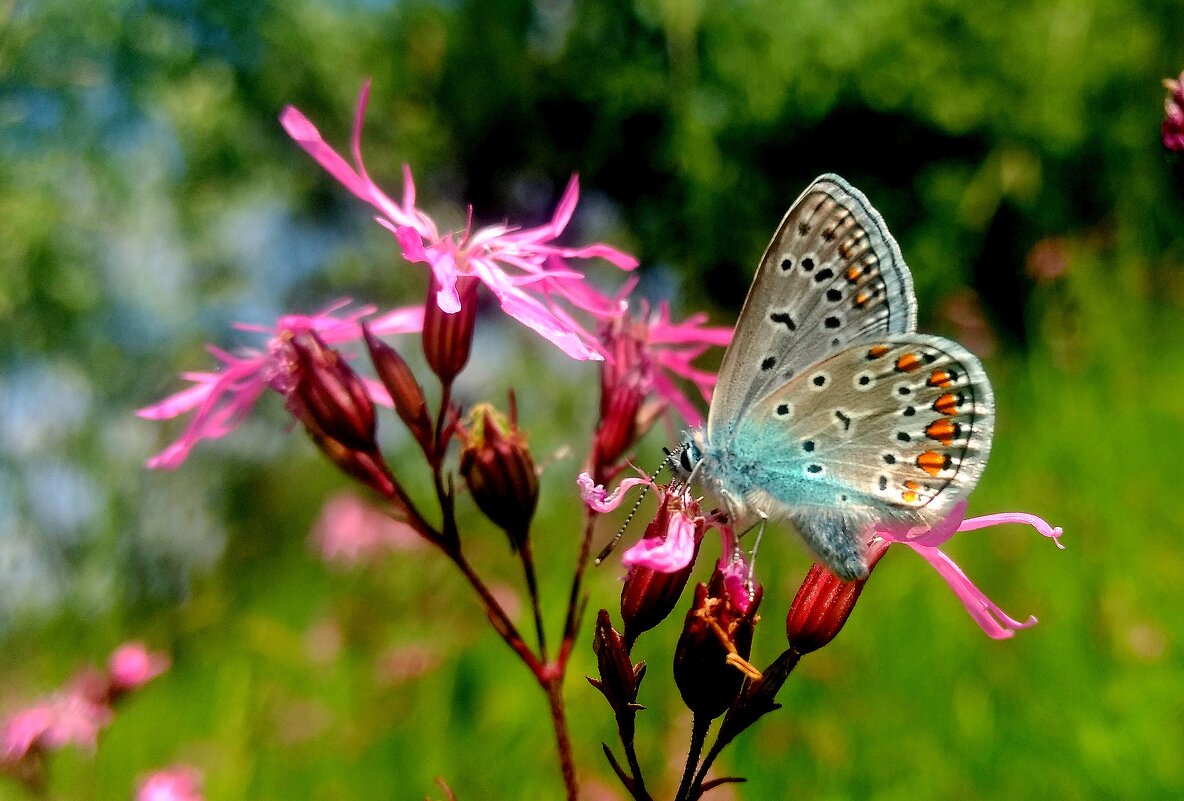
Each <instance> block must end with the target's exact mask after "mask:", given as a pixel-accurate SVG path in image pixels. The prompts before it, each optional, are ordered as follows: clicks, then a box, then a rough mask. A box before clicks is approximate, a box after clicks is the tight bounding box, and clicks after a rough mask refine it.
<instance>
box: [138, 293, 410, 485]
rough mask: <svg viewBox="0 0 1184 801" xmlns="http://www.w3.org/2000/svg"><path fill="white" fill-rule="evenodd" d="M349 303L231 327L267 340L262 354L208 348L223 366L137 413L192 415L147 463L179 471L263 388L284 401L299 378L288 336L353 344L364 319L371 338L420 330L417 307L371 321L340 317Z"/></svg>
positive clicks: (377, 391)
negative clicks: (199, 445)
mask: <svg viewBox="0 0 1184 801" xmlns="http://www.w3.org/2000/svg"><path fill="white" fill-rule="evenodd" d="M348 304H349V301H345V300H343V301H340V302H338V303H336V304H334V305H333V306H330V307H329V308H327V309H325V310H324V311H322V312H320V313H318V314H314V315H311V316H306V315H300V314H288V315H284V316H283V317H280V318H279V319H278V320H277V321H276V323H275V325H274V326H272V327H264V326H256V325H246V324H239V325H236V326H235V327H236V328H237V329H239V330H242V331H254V332H259V333H263V334H267V335H269V340H268V343H267V347H266V349H262V350H260V349H248V350H244V351H242V352H241V353H240V354H239V355H233V354H230V353H227V352H226V351H224V350H221V349H220V348H215V347H213V346H210V347H209V348H208V350H209V351H210V353H212V354H213V355H214V358H216V359H217V360H218V361H219V362H221V363H222V364H221V366H220V367H219V369H217V370H215V371H211V372H188V373H182V378H184V379H185V380H186V381H189V382H190V383H191V384H192V385H193V386H191V387H189V388H187V389H184V390H182V391H180V392H178V393H176V394H174V395H170V396H169V397H167V398H165V399H164V400H162V401H160V402H159V403H155V404H153V405H151V406H147V407H145V408H143V409H140V410H138V411H137V412H136V414H137V415H139V416H140V417H142V418H144V419H145V420H168V419H171V418H173V417H180V416H181V415H184V414H188V413H190V412H192V413H193V417H192V418H190V420H189V425H188V426H187V427H186V428H185V431H184V433H183V434H182V435H181V436H180V437H179V438H178V439H177V440H176V441H174V442H173V443H172V444H171V445H169V446H168V447H167V448H165V449H164V450H163V451H161V452H160V453H158V454H157V455H156V456H153V457H152V458H151V459H149V460H148V466H149V467H153V468H163V469H172V468H175V467H178V466H180V464H181V463H182V462H184V461H185V459H186V458H187V457H188V456H189V452H190V451H191V450H193V447H194V446H195V445H197V443H198V442H200V441H202V440H203V439H217V438H219V437H224V436H226V435H227V434H229V433H230V432H231V431H234V430H235V429H236V428H238V426H239V425H240V424H241V423H242V421H243V419H244V418H245V417H246V415H247V413H248V412H249V411H250V410H251V408H252V407H253V406H254V405H255V401H257V400H258V399H259V396H260V395H262V394H263V392H264V390H266V389H269V388H270V389H273V390H275V391H276V392H279V393H280V394H281V395H284V396H285V397H287V396H288V395H289V394H290V393H291V392H292V390H293V388H294V387H295V386H296V385H297V380H296V379H297V377H298V376H297V372H296V371H297V369H298V359H297V358H296V356H295V354H294V352H293V351H292V348H291V342H292V338H293V336H295V335H298V334H304V333H310V332H311V333H314V334H316V336H317V337H318V338H319V339H320V341H321V342H323V343H324V344H326V345H340V344H344V343H347V342H352V341H355V340H358V339H361V338H362V328H361V325H360V323H359V321H360V320H361V318H363V317H369V318H370V319H369V320H368V321H367V325H368V327H369V330H370V332H371V333H372V334H374V335H376V336H383V335H386V334H395V333H409V332H413V331H419V330H420V329H421V328H422V326H423V309H422V308H420V307H414V306H413V307H406V308H401V309H394V310H393V311H390V312H387V313H385V314H381V315H378V316H375V317H371V315H374V314H375V313H376V312H377V308H376V307H373V306H362V307H360V308H357V309H355V310H353V311H351V312H347V313H343V312H342V310H343V309H344V307H345V306H347V305H348ZM363 383H364V385H365V387H366V392H367V394H368V395H369V397H370V398H371V399H372V400H374V401H375V402H376V403H380V404H383V405H384V406H390V405H391V400H390V397H389V396H388V394H387V392H386V390H385V389H384V388H383V386H382V385H381V384H380V383H378V382H377V381H372V380H367V379H363Z"/></svg>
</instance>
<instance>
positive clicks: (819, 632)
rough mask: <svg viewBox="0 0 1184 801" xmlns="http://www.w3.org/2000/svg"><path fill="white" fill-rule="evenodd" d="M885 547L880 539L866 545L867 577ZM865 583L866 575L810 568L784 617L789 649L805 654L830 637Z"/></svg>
mask: <svg viewBox="0 0 1184 801" xmlns="http://www.w3.org/2000/svg"><path fill="white" fill-rule="evenodd" d="M886 550H888V543H886V542H884V541H883V540H880V539H876V540H874V541H873V542H872V544H871V545H870V546H869V548H868V555H867V561H868V575H869V576H870V575H871V570H872V568H874V567H875V566H876V563H877V562H879V561H880V557H882V556H883V555H884V552H885V551H886ZM865 584H867V577H864V578H861V579H856V580H855V581H843V580H842V579H841V578H839V577H838V576H836V575H835V574H834V573H831V572H830V571H829V570H827V569H826V568H824V567H822V566H821V565H818V564H815V565H814V566H813V567H811V568H810V572H809V573H807V574H806V578H805V580H804V581H803V582H802V586H801V587H800V588H799V589H798V594H797V595H796V596H794V599H793V603H791V604H790V605H789V614H788V615H787V616H786V618H785V632H786V634H787V635H788V637H789V645H790V648H792V649H793V650H794V651H796V652H797V653H799V654H802V655H805V654H808V653H812V652H814V651H817V650H818V649H819V648H821V647H823V646H824V645H826V644H827V643H829V642H830V641H831V640H833V639H834V638H835V636H837V635H838V633H839V631H840V630H841V629H842V628H843V626H844V625H845V624H846V623H847V618H849V617H850V616H851V611H852V610H853V609H854V608H855V602H856V601H858V600H859V595H860V593H862V592H863V585H865Z"/></svg>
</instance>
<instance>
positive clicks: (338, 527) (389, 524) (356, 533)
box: [311, 492, 423, 565]
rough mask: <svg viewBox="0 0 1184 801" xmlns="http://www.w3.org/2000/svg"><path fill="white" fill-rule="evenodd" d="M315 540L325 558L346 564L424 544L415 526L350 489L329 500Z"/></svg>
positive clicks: (313, 540)
mask: <svg viewBox="0 0 1184 801" xmlns="http://www.w3.org/2000/svg"><path fill="white" fill-rule="evenodd" d="M311 539H312V542H313V544H314V545H315V546H316V548H317V550H318V551H319V552H320V554H321V558H323V559H324V560H325V561H332V562H339V563H341V564H346V565H355V564H358V563H360V562H371V561H374V560H375V559H377V558H379V557H381V556H385V555H386V554H388V553H390V552H392V551H405V550H412V549H414V548H418V547H420V546H421V545H422V544H423V539H422V538H421V537H420V536H419V535H418V534H416V533H415V529H413V528H411V526H409V525H407V524H406V523H402V522H400V521H398V520H395V519H393V518H391V517H390V516H389V515H387V514H384V513H383V512H382V510H381V509H378V508H377V507H375V506H373V505H372V504H369V503H366V502H365V501H363V500H362V499H361V498H359V497H358V496H357V495H354V494H353V493H350V492H342V493H339V494H337V495H334V496H333V497H332V498H330V499H329V500H328V501H327V502H326V503H325V505H324V507H323V508H322V509H321V515H320V517H319V518H317V522H316V523H315V524H314V525H313V529H312V537H311Z"/></svg>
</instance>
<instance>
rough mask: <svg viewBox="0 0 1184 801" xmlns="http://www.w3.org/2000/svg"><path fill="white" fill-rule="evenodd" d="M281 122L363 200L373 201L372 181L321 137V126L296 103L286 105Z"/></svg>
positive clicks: (306, 151) (314, 157)
mask: <svg viewBox="0 0 1184 801" xmlns="http://www.w3.org/2000/svg"><path fill="white" fill-rule="evenodd" d="M280 124H281V125H282V126H283V127H284V130H285V131H287V132H288V136H290V137H292V139H293V140H294V141H295V142H296V144H298V145H300V147H301V148H302V149H303V150H304V152H305V153H307V154H308V155H310V156H312V157H313V160H314V161H316V163H317V164H320V165H321V167H323V168H324V169H325V171H326V172H327V173H329V174H330V175H332V176H333V177H334V178H336V179H337V180H338V181H340V182H341V183H342V184H344V185H345V188H346V189H348V190H349V191H351V192H353V193H354V194H355V195H357V196H358V197H359V198H361V199H362V200H365V201H367V202H369V201H370V185H369V182H368V181H366V180H365V179H364V178H362V177H361V176H359V175H358V174H357V173H356V172H354V170H353V167H351V166H350V165H349V164H348V163H347V162H346V161H345V159H343V158H342V157H341V156H339V155H337V151H335V150H334V149H333V148H331V147H329V145H328V144H326V143H325V140H324V139H323V138H322V137H321V132H320V131H318V130H317V127H316V126H315V125H313V124H312V122H311V121H310V120H309V119H308V117H305V116H304V115H303V114H302V113H301V112H300V111H299V110H298V109H296V108H295V107H294V106H285V107H284V111H283V113H282V114H280Z"/></svg>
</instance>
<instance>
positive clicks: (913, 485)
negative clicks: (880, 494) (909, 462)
mask: <svg viewBox="0 0 1184 801" xmlns="http://www.w3.org/2000/svg"><path fill="white" fill-rule="evenodd" d="M904 486H905V489H911V490H914V491H916V490H919V489H921V485H920V483H918V482H916V481H913V480H912V479H911V478H910V479H909V480H908V481H906V482H904Z"/></svg>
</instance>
